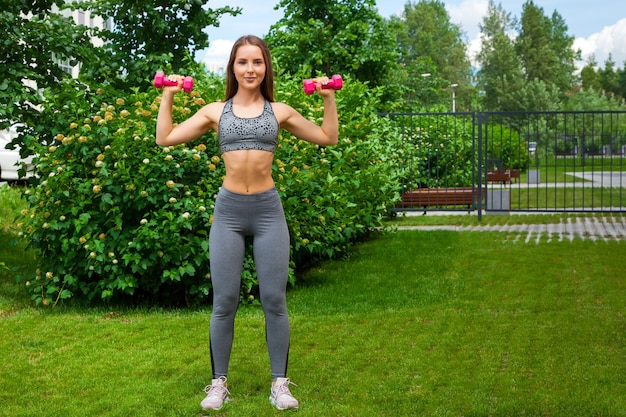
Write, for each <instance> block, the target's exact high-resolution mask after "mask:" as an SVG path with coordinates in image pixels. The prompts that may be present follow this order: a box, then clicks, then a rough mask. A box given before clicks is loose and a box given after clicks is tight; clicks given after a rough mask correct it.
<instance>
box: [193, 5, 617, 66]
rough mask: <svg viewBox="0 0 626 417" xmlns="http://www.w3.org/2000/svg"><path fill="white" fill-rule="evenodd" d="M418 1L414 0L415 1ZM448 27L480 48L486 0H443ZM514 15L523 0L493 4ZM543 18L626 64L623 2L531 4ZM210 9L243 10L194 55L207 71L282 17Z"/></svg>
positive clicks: (385, 8)
mask: <svg viewBox="0 0 626 417" xmlns="http://www.w3.org/2000/svg"><path fill="white" fill-rule="evenodd" d="M407 2H408V0H378V1H377V2H376V5H377V8H378V12H379V13H380V15H381V16H383V17H389V16H391V15H394V14H400V13H401V12H402V10H403V9H404V5H405V4H407ZM416 2H417V0H413V3H416ZM443 3H444V4H445V5H446V9H447V10H448V14H449V15H450V20H451V21H452V23H455V24H458V25H460V26H461V29H462V30H463V32H464V33H465V34H466V41H467V43H468V51H469V53H470V54H473V53H475V52H476V51H477V50H478V48H479V46H480V43H479V40H478V36H479V27H478V25H479V24H480V23H481V22H482V18H483V17H484V15H485V14H486V12H487V5H488V0H443ZM495 3H496V4H501V5H502V7H503V8H504V10H506V11H507V12H509V13H510V14H511V16H513V17H520V15H521V11H522V4H523V3H524V1H523V0H501V1H495ZM534 3H535V5H537V6H539V7H541V8H542V9H543V11H544V14H545V15H546V16H551V15H552V13H553V12H554V11H555V10H556V11H557V12H558V13H559V14H560V15H561V16H562V17H563V19H564V20H565V23H566V24H567V26H568V28H569V31H568V33H569V35H571V36H573V37H574V38H575V39H576V40H575V43H574V46H575V47H576V48H579V49H581V51H582V53H583V58H586V57H588V56H590V55H591V54H593V55H594V56H595V58H596V61H597V62H598V63H599V64H600V65H603V64H604V61H605V60H606V59H607V58H608V56H609V53H611V55H612V57H613V61H615V63H616V64H617V66H618V67H620V68H622V67H623V66H624V62H625V61H626V2H624V1H621V0H620V1H615V0H593V1H591V0H534ZM208 4H209V7H211V8H218V7H222V6H225V5H230V6H235V7H241V8H242V9H243V11H242V13H241V14H240V15H239V16H237V17H230V16H224V17H222V19H221V21H220V22H221V23H220V27H219V28H210V29H209V30H207V32H208V34H209V41H210V43H211V45H210V47H209V48H208V50H205V51H202V52H200V53H198V58H199V59H201V60H204V61H205V62H206V63H207V65H209V67H210V68H214V69H217V67H220V66H223V65H224V64H225V63H226V61H227V59H228V54H229V53H230V49H231V46H232V43H233V42H234V41H235V40H236V39H237V38H238V37H239V36H241V35H245V34H249V33H251V34H255V35H259V36H263V35H265V34H266V33H267V32H268V31H269V28H270V26H271V25H273V24H274V23H276V22H277V21H278V20H279V19H280V18H281V17H282V12H281V11H280V10H274V6H275V5H276V4H278V0H271V1H259V0H230V1H228V0H211V1H210V2H209V3H208Z"/></svg>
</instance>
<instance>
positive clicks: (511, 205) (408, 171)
mask: <svg viewBox="0 0 626 417" xmlns="http://www.w3.org/2000/svg"><path fill="white" fill-rule="evenodd" d="M386 116H387V117H389V118H391V120H393V122H394V124H395V125H396V127H397V129H398V131H399V133H400V141H399V144H398V146H399V147H400V150H399V154H400V155H401V161H400V164H399V170H400V176H401V178H402V180H401V181H402V184H401V185H402V199H401V201H400V202H399V203H398V204H397V206H396V208H395V210H396V211H409V210H420V211H424V212H426V211H429V210H470V211H474V210H475V211H477V212H478V213H479V215H480V214H481V213H482V212H483V211H487V212H490V211H491V212H511V211H522V212H626V111H588V112H506V113H495V112H489V113H396V114H388V115H386Z"/></svg>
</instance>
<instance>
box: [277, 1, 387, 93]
mask: <svg viewBox="0 0 626 417" xmlns="http://www.w3.org/2000/svg"><path fill="white" fill-rule="evenodd" d="M278 8H284V9H285V12H284V13H285V14H284V17H283V18H282V19H280V20H279V21H278V22H276V23H275V24H274V25H272V26H271V27H270V31H269V33H268V34H267V36H266V37H265V39H266V41H267V43H268V45H269V47H270V48H271V50H272V54H273V56H274V58H275V59H276V61H277V70H278V71H279V72H284V73H288V74H297V73H299V74H302V75H303V76H305V77H306V76H312V77H314V76H317V75H318V74H326V75H332V74H335V73H341V74H343V75H349V76H352V77H353V78H355V79H357V80H360V81H363V82H369V84H370V86H372V87H375V86H379V85H382V84H384V83H385V82H388V77H389V75H390V74H391V72H392V71H393V70H394V67H395V63H396V61H397V48H396V44H395V41H394V39H393V36H392V34H391V32H390V30H388V27H387V24H386V22H385V21H384V20H383V18H382V17H381V16H380V15H379V14H378V11H377V10H376V8H375V1H374V0H339V1H337V0H321V1H320V0H282V1H281V2H280V3H279V4H278V5H277V6H276V9H278Z"/></svg>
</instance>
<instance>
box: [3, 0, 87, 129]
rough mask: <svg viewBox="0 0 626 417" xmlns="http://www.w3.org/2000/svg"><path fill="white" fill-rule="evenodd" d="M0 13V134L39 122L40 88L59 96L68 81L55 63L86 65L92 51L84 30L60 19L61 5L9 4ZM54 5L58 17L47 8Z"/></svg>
mask: <svg viewBox="0 0 626 417" xmlns="http://www.w3.org/2000/svg"><path fill="white" fill-rule="evenodd" d="M8 3H9V4H8V5H7V6H6V7H3V8H2V10H1V11H0V28H1V31H2V33H3V41H2V50H1V52H0V102H2V104H3V105H2V106H0V129H6V128H7V127H8V126H10V125H13V124H16V123H19V124H21V125H22V126H24V125H30V126H35V125H37V124H39V123H40V122H41V120H40V118H39V116H40V109H41V106H42V105H43V104H44V103H45V102H44V99H43V96H42V95H41V94H40V91H41V90H42V89H50V90H51V91H53V92H54V91H59V90H60V89H63V88H64V83H63V82H62V81H63V80H64V79H67V78H69V74H67V73H65V72H64V71H63V70H62V69H61V68H60V67H59V65H58V62H59V60H70V62H72V63H76V62H78V61H83V60H89V59H91V57H93V54H94V49H93V46H92V44H91V42H90V36H89V33H88V32H87V29H86V28H85V27H84V26H77V25H75V24H74V21H73V20H72V19H71V18H68V17H66V16H63V15H62V14H61V11H62V10H63V9H64V7H65V5H64V1H63V0H34V1H31V2H24V1H20V0H9V1H8ZM53 6H56V8H57V10H59V11H58V12H52V11H51V9H52V7H53Z"/></svg>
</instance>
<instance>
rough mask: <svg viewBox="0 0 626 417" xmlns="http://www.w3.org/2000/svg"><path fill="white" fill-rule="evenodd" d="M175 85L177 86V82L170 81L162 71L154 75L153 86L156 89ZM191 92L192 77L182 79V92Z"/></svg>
mask: <svg viewBox="0 0 626 417" xmlns="http://www.w3.org/2000/svg"><path fill="white" fill-rule="evenodd" d="M175 85H178V81H170V80H169V79H168V78H167V77H166V76H165V74H164V73H163V72H162V71H159V72H157V73H156V74H155V75H154V86H155V87H156V88H163V87H164V86H175ZM191 90H193V77H190V76H187V77H185V78H184V79H183V91H184V92H185V93H188V92H190V91H191Z"/></svg>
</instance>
